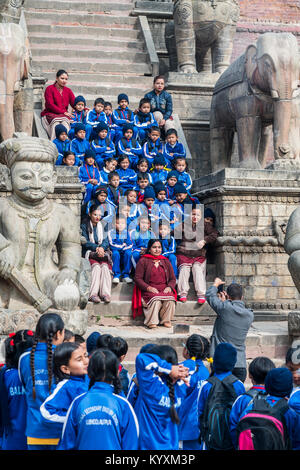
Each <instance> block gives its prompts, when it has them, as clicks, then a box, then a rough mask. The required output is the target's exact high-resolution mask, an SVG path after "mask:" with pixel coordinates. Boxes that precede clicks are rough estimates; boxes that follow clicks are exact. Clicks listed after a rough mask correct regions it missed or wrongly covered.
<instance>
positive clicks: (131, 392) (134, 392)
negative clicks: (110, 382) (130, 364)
mask: <svg viewBox="0 0 300 470" xmlns="http://www.w3.org/2000/svg"><path fill="white" fill-rule="evenodd" d="M135 378H136V373H135V372H134V373H133V374H132V377H131V379H130V382H129V386H128V392H127V397H126V398H127V400H128V401H129V403H130V404H131V406H132V407H133V408H134V407H135V403H136V400H137V397H138V394H139V387H138V386H137V384H136V383H135V381H134V380H133V379H135Z"/></svg>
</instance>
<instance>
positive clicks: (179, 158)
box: [172, 157, 189, 171]
mask: <svg viewBox="0 0 300 470" xmlns="http://www.w3.org/2000/svg"><path fill="white" fill-rule="evenodd" d="M179 160H184V162H185V165H186V167H185V169H186V171H188V169H189V165H188V162H187V160H186V158H184V157H176V158H174V160H173V162H172V168H173V170H176V168H175V166H176V163H177V162H178V161H179Z"/></svg>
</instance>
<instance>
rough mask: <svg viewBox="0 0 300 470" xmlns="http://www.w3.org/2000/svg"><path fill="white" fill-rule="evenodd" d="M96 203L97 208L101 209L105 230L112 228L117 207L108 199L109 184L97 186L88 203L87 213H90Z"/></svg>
mask: <svg viewBox="0 0 300 470" xmlns="http://www.w3.org/2000/svg"><path fill="white" fill-rule="evenodd" d="M94 204H95V205H96V207H97V209H99V210H100V214H101V219H100V220H101V222H102V226H103V230H104V231H105V230H107V229H108V227H109V228H111V224H112V221H113V219H114V216H115V207H114V205H113V204H112V203H111V202H110V201H109V200H108V199H107V186H97V187H96V189H95V191H94V193H93V199H91V200H90V201H89V202H88V203H87V204H86V211H85V212H86V214H88V213H89V210H90V208H91V206H93V205H94Z"/></svg>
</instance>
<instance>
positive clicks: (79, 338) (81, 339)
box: [74, 334, 85, 344]
mask: <svg viewBox="0 0 300 470" xmlns="http://www.w3.org/2000/svg"><path fill="white" fill-rule="evenodd" d="M74 336H75V343H79V344H82V343H85V339H84V337H83V336H81V335H78V334H75V335H74Z"/></svg>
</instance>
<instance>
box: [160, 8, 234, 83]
mask: <svg viewBox="0 0 300 470" xmlns="http://www.w3.org/2000/svg"><path fill="white" fill-rule="evenodd" d="M239 13H240V10H239V2H238V0H175V2H174V14H173V18H174V20H173V21H172V22H170V23H169V24H168V25H167V26H166V30H165V41H166V47H167V49H168V52H169V57H170V68H171V69H172V70H175V67H176V66H177V69H178V72H182V73H202V72H204V73H206V74H210V75H211V74H221V73H222V72H223V71H224V70H226V68H227V67H228V66H229V64H230V58H231V53H232V46H233V39H234V35H235V31H236V23H237V21H238V18H239Z"/></svg>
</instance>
